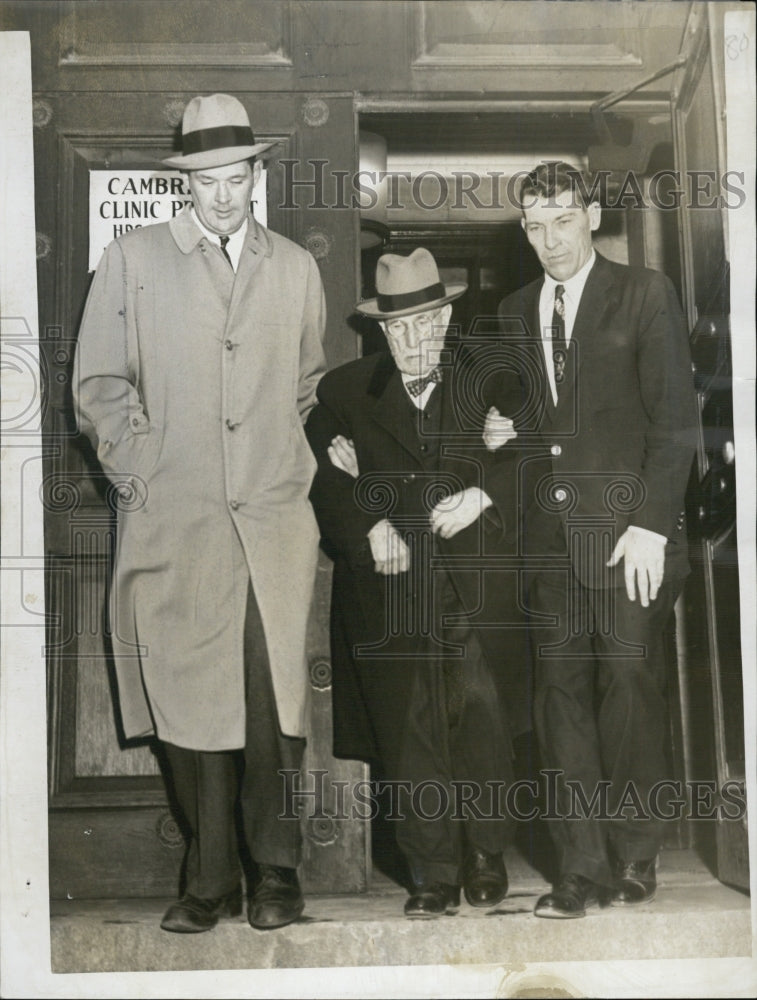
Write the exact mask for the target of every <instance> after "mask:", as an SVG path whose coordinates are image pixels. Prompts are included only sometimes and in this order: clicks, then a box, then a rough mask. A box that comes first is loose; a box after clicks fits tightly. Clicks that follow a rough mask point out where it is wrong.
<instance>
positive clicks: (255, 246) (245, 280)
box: [229, 215, 273, 322]
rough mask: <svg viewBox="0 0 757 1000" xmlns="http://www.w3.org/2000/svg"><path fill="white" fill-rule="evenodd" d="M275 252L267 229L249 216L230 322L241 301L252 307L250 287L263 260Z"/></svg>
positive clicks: (234, 289)
mask: <svg viewBox="0 0 757 1000" xmlns="http://www.w3.org/2000/svg"><path fill="white" fill-rule="evenodd" d="M272 253H273V246H272V245H271V241H270V240H269V238H268V234H267V233H266V231H265V229H263V228H262V227H261V226H259V225H258V224H257V223H256V222H255V219H254V218H253V217H252V215H250V216H249V217H248V225H247V235H246V236H245V240H244V247H243V248H242V254H241V256H240V258H239V267H238V269H237V274H236V277H235V279H234V287H233V289H232V293H231V302H230V303H229V322H231V321H232V319H233V316H234V312H235V310H236V308H237V307H238V305H239V303H240V302H243V303H244V304H245V308H246V309H249V307H250V295H249V293H248V287H249V285H250V282H251V281H252V279H253V277H254V275H255V272H256V271H257V270H258V268H259V267H260V265H261V264H262V262H263V260H264V259H265V258H266V257H270V256H271V254H272Z"/></svg>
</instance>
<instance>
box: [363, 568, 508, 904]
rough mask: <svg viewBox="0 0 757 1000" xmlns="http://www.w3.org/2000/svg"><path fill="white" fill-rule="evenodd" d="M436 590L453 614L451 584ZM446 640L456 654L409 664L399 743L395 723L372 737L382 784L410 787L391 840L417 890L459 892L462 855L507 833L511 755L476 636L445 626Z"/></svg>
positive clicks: (497, 848) (501, 844)
mask: <svg viewBox="0 0 757 1000" xmlns="http://www.w3.org/2000/svg"><path fill="white" fill-rule="evenodd" d="M441 589H442V597H441V600H442V605H441V608H440V610H441V612H442V614H445V613H455V612H458V613H459V610H460V609H459V604H458V602H457V598H456V596H455V594H454V592H453V591H452V588H451V586H450V585H449V584H448V585H447V586H445V587H443V588H441ZM439 620H441V619H439ZM444 639H445V640H448V641H450V642H453V643H457V644H459V646H460V647H461V648H462V655H461V656H459V657H456V656H448V657H435V658H430V659H428V660H409V661H408V662H407V670H408V673H411V674H412V675H413V681H412V685H411V687H410V694H409V699H408V702H407V704H406V705H397V711H398V712H402V713H403V716H404V719H403V726H402V729H401V737H400V738H399V739H398V738H397V730H396V724H395V726H394V727H393V728H392V731H391V732H390V733H382V732H381V731H377V732H376V736H377V740H378V743H379V752H380V753H381V756H382V763H383V766H384V775H385V777H386V778H387V779H388V780H389V781H395V782H397V783H399V782H407V783H409V787H410V791H409V792H398V794H397V797H396V801H397V802H399V804H400V811H401V814H402V818H401V819H398V820H397V821H396V839H397V843H398V846H399V847H400V849H401V850H402V852H403V854H404V855H405V858H406V859H407V862H408V866H409V869H410V874H411V877H412V879H413V882H414V883H415V884H416V885H418V884H421V883H423V882H434V881H440V882H447V883H448V884H451V885H458V884H459V883H460V868H461V865H462V862H463V860H464V856H465V852H466V850H467V848H468V847H475V848H480V849H483V850H486V851H489V852H490V853H499V852H501V851H503V850H504V848H505V847H506V846H507V845H508V843H510V841H511V839H512V833H513V829H512V823H511V821H510V820H508V818H507V817H506V815H505V811H504V805H503V803H504V784H505V783H506V784H509V783H510V782H511V781H512V779H513V764H512V747H511V741H510V735H509V730H508V727H507V723H506V713H505V712H504V710H503V707H502V705H501V704H500V698H499V696H498V693H497V689H496V686H495V683H494V679H493V677H492V674H491V669H490V667H489V665H488V663H487V661H486V659H485V657H484V654H483V652H482V649H481V645H480V643H479V640H478V637H477V636H476V633H475V631H474V630H473V629H471V628H469V627H468V626H466V625H461V626H455V627H453V628H446V629H444ZM487 782H491V783H493V786H492V785H487ZM466 797H467V798H468V799H470V800H471V806H470V807H469V806H466V805H465V804H464V799H465V798H466Z"/></svg>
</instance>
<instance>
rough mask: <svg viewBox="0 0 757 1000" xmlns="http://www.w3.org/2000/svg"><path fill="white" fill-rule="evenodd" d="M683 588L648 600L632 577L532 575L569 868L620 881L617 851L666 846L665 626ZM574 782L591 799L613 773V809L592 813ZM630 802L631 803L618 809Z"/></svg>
mask: <svg viewBox="0 0 757 1000" xmlns="http://www.w3.org/2000/svg"><path fill="white" fill-rule="evenodd" d="M679 589H680V585H679V584H678V583H676V582H674V583H665V584H663V586H662V587H661V589H660V591H659V593H658V595H657V598H656V600H654V601H651V602H650V605H649V607H648V608H643V607H642V606H641V603H640V602H639V600H638V597H637V600H636V601H633V602H632V601H629V600H628V597H627V595H626V592H625V588H624V587H611V588H607V589H604V590H591V589H588V588H585V587H583V586H582V585H581V583H580V582H579V581H578V580H577V579H576V578H575V577H573V576H570V575H569V574H568V573H566V572H565V571H562V572H554V573H550V572H544V573H540V574H538V575H537V576H536V578H535V579H534V581H533V582H532V584H531V587H530V605H531V610H532V612H533V613H534V626H533V637H534V640H535V644H536V654H537V665H536V687H535V699H534V723H535V728H536V733H537V738H538V741H539V747H540V751H541V757H542V763H543V766H544V767H545V768H549V769H554V770H558V771H560V772H561V775H560V777H558V778H557V780H556V790H557V794H556V803H555V804H556V807H557V809H556V811H557V814H558V815H559V816H561V817H571V818H559V819H552V820H551V821H550V832H551V834H552V839H553V841H554V843H555V846H556V848H557V855H558V857H557V862H558V870H559V874H560V875H566V874H578V875H584V876H585V877H587V878H590V879H593V880H594V881H595V882H598V883H604V884H611V883H612V877H611V865H612V861H613V859H616V860H618V861H639V860H643V859H647V858H653V857H654V856H655V855H656V854H657V851H658V850H659V848H660V846H661V843H662V836H663V825H662V821H661V820H659V819H654V817H653V816H652V815H651V813H650V809H649V806H650V794H649V793H650V790H651V789H652V788H653V787H654V786H655V783H656V782H658V781H661V780H662V779H664V778H665V776H666V775H665V769H666V768H665V738H666V733H667V705H666V699H665V661H664V650H663V630H664V627H665V624H666V622H667V620H668V618H669V616H670V613H671V611H672V608H673V604H674V603H675V599H676V597H677V594H678V591H679ZM539 615H542V616H546V617H545V618H542V619H541V620H540V619H539V618H538V616H539ZM550 618H551V620H552V621H551V623H550V622H549V619H550ZM568 782H575V783H577V784H578V785H579V786H580V788H581V789H582V790H583V793H584V798H585V800H586V801H588V802H589V803H590V802H591V798H592V796H593V794H594V792H595V790H597V789H598V788H599V787H600V783H601V782H609V786H608V796H607V803H608V810H607V818H602V817H600V816H596V815H595V816H592V815H591V811H590V810H587V809H585V808H584V807H583V806H582V805H581V803H580V801H579V800H578V799H577V798H576V796H575V793H573V794H572V795H571V790H570V786H569V785H568ZM629 783H630V785H629ZM574 787H575V786H574ZM629 789H630V790H629ZM634 793H636V794H634ZM621 804H624V805H626V806H627V808H625V809H622V810H620V815H618V817H617V818H609V817H611V816H612V815H613V813H617V812H619V810H618V806H619V805H621ZM639 804H640V805H641V806H642V809H639ZM652 804H653V799H652ZM587 812H588V813H589V815H588V816H585V817H584V818H580V817H581V814H582V813H584V814H585V813H587ZM645 815H649V816H650V818H649V819H647V818H644V816H645Z"/></svg>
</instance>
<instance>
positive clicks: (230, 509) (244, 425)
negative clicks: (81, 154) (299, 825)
mask: <svg viewBox="0 0 757 1000" xmlns="http://www.w3.org/2000/svg"><path fill="white" fill-rule="evenodd" d="M324 324H325V307H324V296H323V288H322V285H321V279H320V275H319V273H318V268H317V266H316V264H315V261H314V260H313V258H312V257H311V255H310V254H309V253H307V251H305V250H303V249H302V248H301V247H298V246H296V245H295V244H293V243H291V242H290V241H289V240H287V239H285V238H284V237H282V236H279V235H278V234H276V233H272V232H270V231H269V230H267V229H265V228H264V227H263V226H260V225H258V224H257V223H256V222H255V220H254V219H253V218H252V216H250V218H249V226H248V230H247V235H246V238H245V243H244V247H243V250H242V255H241V258H240V261H239V267H238V269H237V272H236V275H235V274H234V272H233V271H232V269H231V268H230V267H229V264H228V261H226V260H225V259H224V257H223V255H222V253H221V249H220V247H219V246H217V245H213V244H211V243H210V241H209V240H208V239H207V238H206V237H205V236H204V235H203V233H202V231H201V230H200V229H199V228H198V227H197V226H196V225H195V223H194V222H193V221H192V218H191V216H190V215H189V212H188V210H186V211H184V212H182V213H181V214H180V215H178V216H177V217H176V218H175V219H173V220H172V221H171V222H168V223H161V224H158V225H155V226H148V227H146V228H144V229H138V230H135V231H134V232H131V233H127V234H126V235H125V236H123V237H122V238H121V239H119V240H116V241H115V242H114V243H112V244H111V245H110V246H109V247H108V249H107V250H106V252H105V255H104V257H103V259H102V262H101V263H100V265H99V267H98V269H97V273H96V274H95V277H94V280H93V283H92V288H91V291H90V295H89V299H88V301H87V307H86V311H85V313H84V318H83V321H82V325H81V332H80V335H79V346H78V353H77V365H78V371H77V376H78V377H77V379H76V384H75V400H76V406H77V412H78V417H79V424H80V428H81V430H82V431H83V432H84V433H86V434H87V435H88V436H89V437H90V438H91V440H92V441H93V443H94V445H95V446H96V448H97V455H98V458H99V460H100V462H101V464H102V467H103V469H104V470H105V472H106V473H107V474H108V476H109V477H110V478H111V479H112V480H113V481H114V483H117V484H120V486H121V488H122V489H124V490H126V491H128V495H129V496H130V498H131V499H130V500H129V501H128V502H126V503H123V504H121V507H122V509H121V511H120V513H119V524H118V551H117V554H116V567H115V575H114V583H113V591H112V599H111V625H112V631H113V651H114V655H115V664H116V671H117V676H118V689H119V695H120V706H121V715H122V718H123V724H124V729H125V731H126V735H127V736H129V737H131V736H142V735H145V734H148V733H151V732H156V733H157V735H158V736H159V737H160V738H161V739H163V740H166V741H168V742H170V743H174V744H177V745H178V746H183V747H188V748H190V749H195V750H229V749H233V748H235V747H241V746H243V745H244V740H245V690H244V686H245V672H244V661H243V638H244V621H245V610H246V604H247V588H248V582H249V581H251V582H252V586H253V589H254V592H255V597H256V599H257V603H258V605H259V608H260V614H261V618H262V622H263V629H264V632H265V639H266V643H267V647H268V653H269V658H270V662H271V675H272V681H273V689H274V694H275V698H276V706H277V709H278V714H279V722H280V724H281V727H282V729H283V731H284V732H285V733H287V734H288V735H292V736H302V735H303V734H304V732H305V716H306V710H307V699H308V691H309V684H308V677H307V670H306V664H305V632H306V624H307V618H308V609H309V607H310V602H311V597H312V587H313V580H314V577H315V566H316V559H317V553H318V529H317V525H316V523H315V518H314V516H313V511H312V508H311V506H310V503H309V501H308V492H309V490H310V484H311V481H312V477H313V473H314V471H315V460H314V458H313V455H312V453H311V451H310V449H309V447H308V443H307V440H306V438H305V433H304V429H303V421H304V419H305V417H306V416H307V414H308V412H309V410H310V409H311V407H312V406H313V404H314V402H315V387H316V384H317V382H318V380H319V379H320V377H321V375H322V373H323V370H324V367H325V365H324V357H323V350H322V337H323V330H324ZM125 495H126V494H125Z"/></svg>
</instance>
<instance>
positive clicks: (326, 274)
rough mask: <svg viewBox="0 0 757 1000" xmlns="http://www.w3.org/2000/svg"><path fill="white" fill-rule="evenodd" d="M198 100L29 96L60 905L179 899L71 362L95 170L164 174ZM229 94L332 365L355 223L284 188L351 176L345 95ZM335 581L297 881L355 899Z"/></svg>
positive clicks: (358, 841) (319, 623)
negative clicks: (343, 809) (111, 628)
mask: <svg viewBox="0 0 757 1000" xmlns="http://www.w3.org/2000/svg"><path fill="white" fill-rule="evenodd" d="M112 30H113V29H112V25H111V32H112ZM186 54H187V53H186V51H185V57H186ZM102 58H104V56H103V57H102ZM154 89H155V90H157V89H158V88H157V87H155V88H154ZM230 89H231V88H229V87H228V81H227V80H224V79H223V78H221V77H220V75H219V78H218V79H216V80H213V79H210V80H208V79H206V80H205V83H204V86H203V88H202V90H203V92H212V91H213V90H224V91H227V92H228V91H229V90H230ZM194 92H195V91H174V92H169V93H160V92H150V93H143V94H132V93H128V92H120V91H114V92H104V91H102V90H99V91H96V92H92V91H90V92H73V93H61V92H58V93H54V94H48V95H44V96H40V97H38V99H37V102H36V106H35V116H36V119H35V120H36V121H37V124H38V127H37V129H36V141H37V147H36V163H37V170H38V175H37V192H38V194H37V219H38V226H39V229H40V230H41V231H40V233H39V234H38V254H39V266H40V302H41V326H42V331H43V334H42V347H43V351H44V359H45V367H46V370H47V376H48V377H47V380H46V381H47V391H48V395H49V399H48V403H49V405H48V407H47V411H46V413H47V417H46V425H45V428H44V431H45V444H44V449H45V475H44V507H45V518H46V525H45V529H46V532H45V537H46V553H47V562H48V588H47V591H48V592H47V600H48V609H49V612H50V615H51V624H50V627H49V633H48V646H47V649H48V663H49V727H50V732H49V737H50V739H49V745H50V759H49V771H50V808H51V814H50V838H49V839H50V880H51V892H52V894H53V896H56V897H61V896H62V897H65V896H72V897H82V896H122V895H123V896H126V895H162V894H167V895H172V894H173V893H175V891H176V889H177V886H178V876H179V870H180V865H181V861H182V857H183V838H182V834H181V830H180V828H179V826H178V824H177V821H176V818H175V815H174V812H173V810H172V806H171V803H170V802H169V801H168V800H167V798H166V793H165V790H164V785H163V781H162V778H161V775H160V764H161V762H160V759H159V755H158V753H159V751H158V747H157V745H156V744H155V743H154V742H153V741H149V740H148V741H142V742H141V743H139V742H131V743H126V742H125V741H124V739H123V734H122V731H121V726H120V720H119V717H118V709H117V698H116V697H115V685H114V676H113V669H112V663H111V662H110V658H109V644H108V635H107V621H106V611H105V609H106V603H107V590H108V585H109V580H110V577H111V572H112V560H113V552H114V534H115V520H114V510H115V509H116V508H117V506H118V504H119V503H122V502H127V503H128V500H124V499H123V497H121V498H119V497H118V495H117V494H116V492H115V491H114V490H113V489H112V488H111V486H110V484H109V482H108V480H107V478H106V477H105V476H104V474H103V472H102V470H101V469H100V468H99V466H98V463H97V460H96V458H95V456H94V454H93V451H92V449H91V448H90V447H89V445H88V444H87V443H86V441H84V440H83V439H82V438H81V437H79V436H78V435H77V433H76V426H75V421H74V418H73V412H72V405H71V372H72V363H73V357H74V347H75V339H76V332H77V325H78V321H79V317H80V315H81V310H82V306H83V303H84V300H85V298H86V293H87V289H88V286H89V281H90V279H91V275H90V274H89V273H88V205H89V179H90V174H91V172H92V171H95V170H98V171H103V170H104V171H107V172H110V173H111V174H112V175H113V177H119V176H123V175H124V172H126V171H129V170H137V169H146V170H149V169H151V168H154V167H155V165H156V160H157V159H159V158H160V157H163V156H166V155H168V153H170V152H171V151H172V148H173V146H174V139H175V135H176V131H177V127H178V126H179V123H180V120H181V115H182V111H183V108H184V105H185V103H186V101H187V100H188V99H189V98H190V97H191V96H193V94H194ZM236 95H237V96H238V97H239V98H240V99H241V100H242V101H243V103H245V104H246V106H247V107H248V110H249V112H250V116H251V119H252V122H253V127H254V130H255V133H256V135H257V136H259V137H260V138H261V139H276V140H277V141H278V145H277V146H276V148H275V152H274V155H273V157H272V159H271V160H270V161H269V164H268V169H267V178H268V183H267V191H268V197H267V209H268V211H267V216H268V225H269V227H270V228H272V229H274V230H276V231H278V232H280V233H282V234H283V235H285V236H287V237H289V238H290V239H293V240H295V241H296V242H299V243H301V244H302V245H304V246H305V247H307V249H309V250H310V252H311V253H312V254H313V256H314V257H315V258H316V260H317V261H318V263H319V266H320V268H321V272H322V275H323V279H324V284H325V286H326V293H327V300H328V306H329V310H330V313H331V316H332V319H331V324H330V326H329V331H330V334H329V341H328V343H327V352H328V355H329V360H330V363H331V364H334V363H338V362H341V361H345V360H348V359H349V358H350V357H353V356H354V355H355V353H356V346H355V340H354V337H353V336H352V335H351V334H350V332H349V331H348V330H346V328H344V327H342V326H341V325H340V323H339V316H340V314H341V315H347V314H348V313H349V312H350V310H351V307H352V304H353V303H354V301H355V298H354V296H355V284H354V282H353V281H350V280H349V279H348V280H347V281H344V275H345V274H347V275H353V274H355V246H356V231H355V226H354V225H353V223H354V220H353V216H352V213H350V212H348V211H342V212H340V213H331V214H330V215H329V216H328V218H325V213H324V212H323V211H319V210H318V209H317V208H311V207H309V206H310V205H311V204H313V203H314V202H316V203H317V202H318V198H317V197H316V194H317V189H316V188H315V187H314V186H313V185H310V186H307V185H303V186H300V187H296V186H295V187H292V185H291V184H290V183H289V182H290V181H291V180H293V179H299V180H302V179H305V180H307V179H309V178H313V177H314V176H315V174H314V170H316V169H317V168H315V167H313V166H312V165H310V164H309V162H308V161H311V160H312V161H319V160H320V161H326V160H327V161H329V162H330V165H331V166H332V167H336V166H338V165H339V166H342V167H343V169H344V170H352V169H353V159H354V157H355V139H354V119H353V112H352V102H351V100H350V99H349V98H329V99H328V100H321V99H313V98H309V97H307V96H302V95H296V94H292V93H267V94H265V96H264V99H261V97H260V95H259V94H255V95H251V94H249V93H246V92H244V91H240V90H236ZM340 158H341V160H342V161H343V162H342V163H339V159H340ZM136 200H137V199H136V198H135V201H136ZM323 200H324V201H326V200H328V201H329V203H333V201H334V194H333V192H330V191H329V190H325V191H324V192H323ZM135 211H136V209H135ZM132 221H134V220H132ZM114 224H115V223H114ZM116 235H117V234H116ZM198 558H202V553H198ZM329 590H330V567H329V565H328V564H327V562H326V561H325V560H324V561H323V562H322V564H321V566H320V568H319V573H318V582H317V587H316V593H315V598H314V602H313V609H312V615H311V624H310V630H309V637H308V658H309V668H310V675H311V680H312V684H313V712H312V716H311V723H310V732H309V739H308V750H307V756H306V761H305V767H306V768H307V769H309V770H312V771H315V772H324V771H325V772H326V778H325V779H324V787H325V789H326V798H325V803H324V810H323V813H324V815H319V816H316V817H312V816H310V817H304V818H303V826H304V833H305V860H304V874H305V883H306V887H307V888H308V889H310V890H311V891H313V890H320V891H327V890H331V891H335V890H340V891H361V890H364V889H365V888H366V881H367V851H366V844H367V837H368V833H367V828H366V824H365V823H361V822H359V821H350V822H347V821H340V820H338V819H334V818H332V817H331V816H330V815H329V812H330V810H331V811H332V812H333V808H332V806H333V803H331V802H330V799H329V794H330V793H329V789H330V788H331V787H332V786H331V784H330V782H331V781H340V780H341V781H349V780H350V779H354V778H356V777H360V776H362V768H361V766H360V765H357V764H351V763H345V762H338V761H334V760H333V759H332V757H331V754H330V747H331V722H330V719H331V715H330V690H329V686H330V665H329V638H328V608H329ZM314 780H315V779H314V778H310V779H306V781H305V786H306V788H307V787H310V786H312V785H313V782H314ZM319 780H320V779H319Z"/></svg>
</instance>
